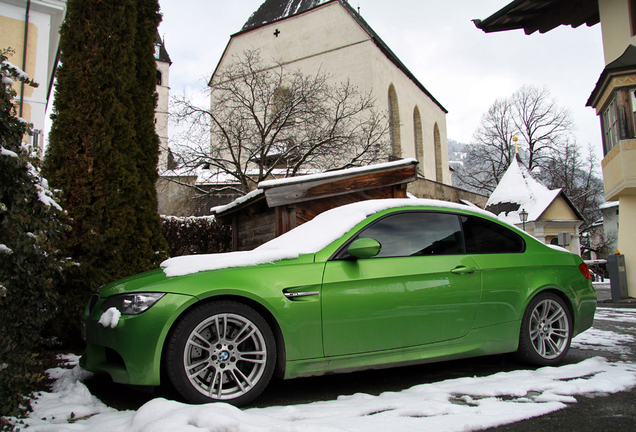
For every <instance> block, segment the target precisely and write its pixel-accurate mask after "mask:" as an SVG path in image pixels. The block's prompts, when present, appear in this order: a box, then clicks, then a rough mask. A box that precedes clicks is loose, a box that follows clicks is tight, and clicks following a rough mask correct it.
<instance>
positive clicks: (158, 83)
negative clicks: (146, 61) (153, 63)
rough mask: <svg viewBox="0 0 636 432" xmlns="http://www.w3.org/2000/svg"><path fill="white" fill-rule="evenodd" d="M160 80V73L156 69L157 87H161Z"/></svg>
mask: <svg viewBox="0 0 636 432" xmlns="http://www.w3.org/2000/svg"><path fill="white" fill-rule="evenodd" d="M161 80H162V76H161V71H160V70H159V69H157V85H158V86H160V85H161Z"/></svg>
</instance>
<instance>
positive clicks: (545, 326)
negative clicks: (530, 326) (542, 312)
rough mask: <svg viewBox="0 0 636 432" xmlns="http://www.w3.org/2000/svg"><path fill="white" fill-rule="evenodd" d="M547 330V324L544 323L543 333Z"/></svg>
mask: <svg viewBox="0 0 636 432" xmlns="http://www.w3.org/2000/svg"><path fill="white" fill-rule="evenodd" d="M548 330H549V328H548V326H547V325H544V326H543V332H544V333H547V332H548Z"/></svg>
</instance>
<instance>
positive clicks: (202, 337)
mask: <svg viewBox="0 0 636 432" xmlns="http://www.w3.org/2000/svg"><path fill="white" fill-rule="evenodd" d="M275 363H276V342H275V339H274V335H273V333H272V331H271V329H270V327H269V325H268V324H267V322H266V321H265V320H264V319H263V317H261V316H260V315H259V314H258V313H257V312H256V311H255V310H254V309H252V308H250V307H248V306H246V305H244V304H242V303H237V302H233V301H218V302H212V303H205V304H202V305H200V306H197V307H195V308H194V309H192V310H191V311H189V312H187V313H186V315H185V316H184V317H183V318H182V319H181V320H180V321H179V322H178V324H177V325H176V326H175V328H174V330H173V331H172V332H171V334H170V337H169V338H168V348H167V353H166V366H167V371H168V376H169V377H170V381H171V382H172V384H173V385H174V387H175V389H176V390H177V391H178V392H179V393H180V394H181V395H182V396H183V397H184V398H186V399H187V400H188V401H189V402H192V403H208V402H221V401H222V402H227V403H231V404H233V405H237V406H238V405H244V404H246V403H249V402H251V401H252V400H253V399H254V398H256V397H257V396H258V395H259V394H260V393H261V392H262V391H263V390H264V389H265V387H266V386H267V384H268V383H269V380H270V379H271V377H272V374H273V372H274V367H275Z"/></svg>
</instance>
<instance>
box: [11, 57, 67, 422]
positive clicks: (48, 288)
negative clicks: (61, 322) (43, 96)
mask: <svg viewBox="0 0 636 432" xmlns="http://www.w3.org/2000/svg"><path fill="white" fill-rule="evenodd" d="M8 52H9V51H8V50H4V51H0V414H1V415H4V416H16V415H20V414H21V413H22V412H23V411H24V409H25V408H28V405H29V404H28V399H27V397H28V396H29V394H30V393H31V392H32V391H33V390H34V389H35V387H36V386H37V385H38V384H40V383H41V382H42V381H43V380H44V379H45V375H44V373H43V372H44V371H43V369H44V366H43V364H42V361H41V356H40V355H39V354H38V350H39V349H40V348H41V347H42V336H41V335H42V331H43V330H44V327H45V325H46V324H47V323H48V321H49V319H50V318H51V316H52V314H53V312H54V311H55V309H56V307H57V303H56V298H57V293H56V290H55V287H56V286H57V285H58V284H59V283H60V280H61V274H62V269H63V268H64V267H65V265H66V264H65V262H66V261H65V259H64V258H63V257H62V256H61V254H60V252H59V251H58V250H57V249H56V246H55V243H56V241H57V240H58V239H59V237H60V236H61V235H62V234H63V233H64V232H65V230H66V228H67V226H66V224H65V215H64V212H63V211H62V209H61V208H60V206H59V205H58V204H57V203H56V202H55V200H54V198H53V195H52V193H51V192H50V191H49V189H48V186H47V182H46V180H45V179H44V178H42V176H41V175H40V170H39V161H38V160H37V158H36V157H34V156H35V154H36V153H35V151H34V150H35V149H32V148H30V147H29V146H28V145H27V144H25V143H23V138H24V137H25V136H26V134H27V133H28V131H29V129H30V125H29V124H28V123H26V122H25V121H24V120H22V119H19V118H18V117H17V109H16V105H15V100H14V98H15V95H16V92H15V90H14V89H13V83H14V82H16V81H17V82H24V83H25V84H26V85H31V86H36V84H33V83H32V82H31V81H30V80H29V79H28V78H27V76H26V74H25V73H24V72H22V71H21V70H20V69H19V68H17V67H15V66H13V65H12V64H11V63H9V62H8V61H7V53H8ZM6 425H7V424H6V423H4V427H7V426H6Z"/></svg>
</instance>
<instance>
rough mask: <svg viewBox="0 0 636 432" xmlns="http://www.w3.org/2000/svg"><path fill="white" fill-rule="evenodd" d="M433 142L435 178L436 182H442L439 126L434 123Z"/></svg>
mask: <svg viewBox="0 0 636 432" xmlns="http://www.w3.org/2000/svg"><path fill="white" fill-rule="evenodd" d="M433 142H434V143H435V180H436V181H437V182H438V183H443V182H444V176H443V171H442V140H441V138H440V136H439V127H438V126H437V123H435V127H434V128H433Z"/></svg>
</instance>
